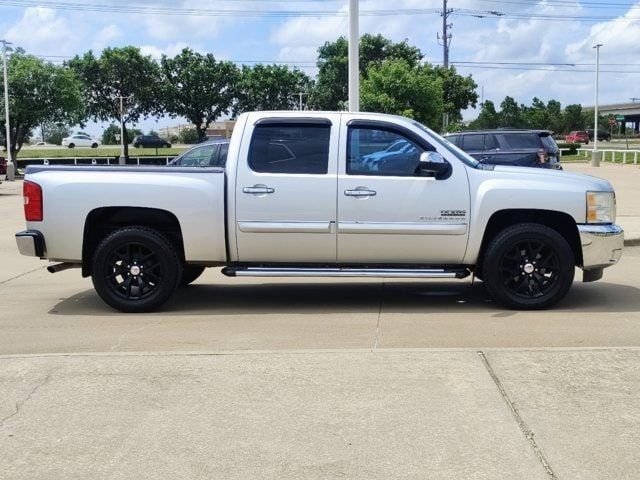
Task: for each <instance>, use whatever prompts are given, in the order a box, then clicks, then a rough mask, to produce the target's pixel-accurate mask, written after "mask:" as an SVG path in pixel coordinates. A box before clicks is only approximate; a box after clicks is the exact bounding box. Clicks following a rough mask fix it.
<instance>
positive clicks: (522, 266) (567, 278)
mask: <svg viewBox="0 0 640 480" xmlns="http://www.w3.org/2000/svg"><path fill="white" fill-rule="evenodd" d="M541 265H544V267H543V266H541ZM574 275H575V260H574V255H573V251H572V250H571V247H570V246H569V243H568V242H567V241H566V240H565V239H564V238H563V237H562V236H561V235H560V234H559V233H558V232H557V231H555V230H553V229H551V228H549V227H546V226H544V225H541V224H538V223H520V224H517V225H513V226H511V227H507V228H505V229H504V230H503V231H502V232H500V233H498V235H497V236H496V237H495V238H494V239H493V240H492V241H491V243H490V244H489V246H488V248H487V250H486V253H485V255H484V261H483V267H482V277H483V279H484V283H485V285H486V287H487V290H488V291H489V294H490V295H491V296H492V297H493V298H494V299H495V300H496V301H497V302H499V303H501V304H503V305H505V306H507V307H509V308H513V309H517V310H541V309H545V308H549V307H551V306H552V305H554V304H556V303H557V302H559V301H560V300H562V299H563V298H564V297H565V295H566V294H567V292H568V291H569V289H570V288H571V285H572V283H573V277H574Z"/></svg>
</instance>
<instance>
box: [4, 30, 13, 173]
mask: <svg viewBox="0 0 640 480" xmlns="http://www.w3.org/2000/svg"><path fill="white" fill-rule="evenodd" d="M0 43H2V65H3V78H4V116H5V119H4V121H5V124H4V125H5V137H6V141H7V181H9V182H13V181H14V180H15V175H16V168H15V164H14V163H13V159H12V158H11V129H10V128H9V73H8V71H7V45H11V43H10V42H7V41H6V40H0Z"/></svg>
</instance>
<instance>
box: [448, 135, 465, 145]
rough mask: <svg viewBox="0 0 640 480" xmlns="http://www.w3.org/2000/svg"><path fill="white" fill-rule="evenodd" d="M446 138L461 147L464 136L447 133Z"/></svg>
mask: <svg viewBox="0 0 640 480" xmlns="http://www.w3.org/2000/svg"><path fill="white" fill-rule="evenodd" d="M445 138H446V139H447V140H449V141H450V142H451V143H453V144H454V145H455V146H456V147H459V146H460V144H461V142H460V139H461V138H462V137H461V136H460V135H447V136H446V137H445Z"/></svg>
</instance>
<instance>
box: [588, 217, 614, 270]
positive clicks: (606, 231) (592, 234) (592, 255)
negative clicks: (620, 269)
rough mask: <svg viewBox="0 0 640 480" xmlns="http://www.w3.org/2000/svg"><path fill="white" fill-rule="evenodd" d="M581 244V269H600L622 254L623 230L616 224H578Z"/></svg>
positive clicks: (609, 264) (611, 263) (612, 262)
mask: <svg viewBox="0 0 640 480" xmlns="http://www.w3.org/2000/svg"><path fill="white" fill-rule="evenodd" d="M578 232H579V233H580V243H581V244H582V269H583V270H585V271H587V270H601V269H603V268H607V267H610V266H612V265H615V264H616V263H618V261H619V260H620V257H621V256H622V249H623V247H624V230H622V228H620V227H619V226H618V225H578Z"/></svg>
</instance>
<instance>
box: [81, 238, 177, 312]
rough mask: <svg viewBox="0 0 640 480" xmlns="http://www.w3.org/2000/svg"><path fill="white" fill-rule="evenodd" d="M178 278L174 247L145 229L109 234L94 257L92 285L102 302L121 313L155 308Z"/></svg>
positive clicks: (173, 286) (169, 293)
mask: <svg viewBox="0 0 640 480" xmlns="http://www.w3.org/2000/svg"><path fill="white" fill-rule="evenodd" d="M181 276H182V268H181V264H180V260H179V259H178V255H177V253H176V249H175V248H174V246H173V245H172V244H171V242H170V241H169V240H167V238H166V237H164V236H163V235H162V234H160V233H159V232H157V231H155V230H153V229H150V228H146V227H125V228H121V229H119V230H116V231H114V232H112V233H110V234H109V235H107V236H106V237H105V238H104V239H103V240H102V242H100V244H99V245H98V247H97V248H96V251H95V254H94V256H93V266H92V274H91V278H92V280H93V285H94V287H95V289H96V291H97V292H98V295H100V297H101V298H102V300H104V302H105V303H107V304H108V305H110V306H112V307H113V308H115V309H116V310H120V311H121V312H127V313H141V312H149V311H152V310H154V309H156V308H158V307H159V306H160V305H162V304H163V303H164V302H166V301H167V300H168V299H169V297H170V296H171V294H173V292H174V291H175V290H176V288H177V287H178V282H179V281H180V278H181Z"/></svg>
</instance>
